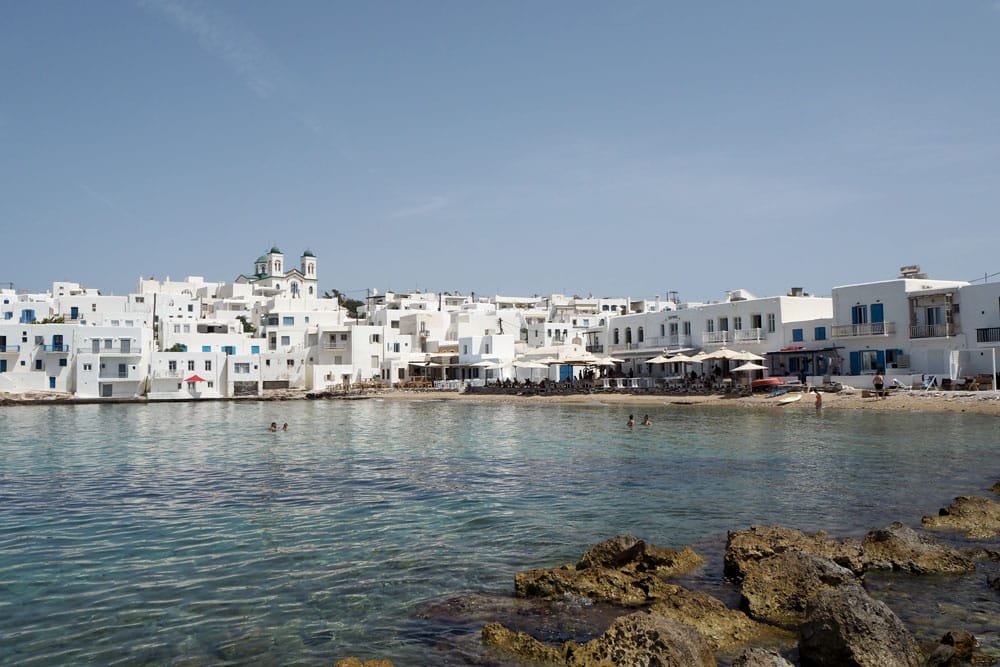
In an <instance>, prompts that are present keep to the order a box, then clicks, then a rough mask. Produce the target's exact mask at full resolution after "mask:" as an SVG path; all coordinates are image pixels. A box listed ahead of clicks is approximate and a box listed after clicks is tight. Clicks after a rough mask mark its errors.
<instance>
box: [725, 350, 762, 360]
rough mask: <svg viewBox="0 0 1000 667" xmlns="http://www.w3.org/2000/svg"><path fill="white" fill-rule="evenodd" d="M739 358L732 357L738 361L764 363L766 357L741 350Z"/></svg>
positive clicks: (738, 353)
mask: <svg viewBox="0 0 1000 667" xmlns="http://www.w3.org/2000/svg"><path fill="white" fill-rule="evenodd" d="M736 354H737V355H739V356H735V357H732V358H733V359H735V360H737V361H764V357H762V356H760V355H759V354H754V353H753V352H750V351H748V350H740V351H739V352H737V353H736Z"/></svg>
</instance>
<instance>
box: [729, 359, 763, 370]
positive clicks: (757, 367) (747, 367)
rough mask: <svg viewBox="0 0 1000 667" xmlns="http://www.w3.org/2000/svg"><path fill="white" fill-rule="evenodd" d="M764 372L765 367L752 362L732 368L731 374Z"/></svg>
mask: <svg viewBox="0 0 1000 667" xmlns="http://www.w3.org/2000/svg"><path fill="white" fill-rule="evenodd" d="M766 370H767V366H763V365H761V364H758V363H755V362H753V361H748V362H746V363H745V364H740V365H739V366H737V367H736V368H734V369H733V372H734V373H736V372H738V371H766Z"/></svg>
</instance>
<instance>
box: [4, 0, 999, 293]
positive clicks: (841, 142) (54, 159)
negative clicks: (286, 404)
mask: <svg viewBox="0 0 1000 667" xmlns="http://www.w3.org/2000/svg"><path fill="white" fill-rule="evenodd" d="M998 204H1000V3H998V2H996V1H993V0H964V1H949V2H942V1H938V0H934V1H929V0H926V1H924V0H899V1H890V0H886V1H878V2H871V1H870V0H864V1H852V0H846V1H837V2H823V3H820V2H800V1H798V0H794V1H792V0H789V1H777V0H775V1H767V0H764V1H761V2H747V1H738V2H737V1H734V2H724V1H722V2H694V1H691V2H683V3H682V2H669V1H667V0H649V1H636V2H629V1H627V0H622V1H614V2H608V1H605V2H585V1H582V0H572V1H560V0H545V1H543V2H538V1H536V0H498V1H495V2H478V1H471V2H470V1H468V0H454V1H450V2H446V1H438V0H427V1H421V2H414V1H411V0H401V1H399V2H383V1H380V0H364V1H361V0H358V1H354V2H351V1H347V0H343V1H335V2H332V1H330V0H316V1H311V0H294V1H292V2H273V1H266V2H264V1H253V0H239V1H235V0H212V1H208V0H206V1H199V0H139V1H133V2H128V1H115V0H103V1H95V2H79V1H77V0H68V1H65V2H56V1H51V0H37V1H28V0H0V233H2V236H0V243H2V244H3V248H4V252H3V258H2V260H0V282H7V281H11V282H13V283H14V284H15V287H16V288H18V289H25V290H32V291H42V290H45V289H48V288H49V287H50V285H51V282H52V281H53V280H70V281H75V282H80V283H83V284H84V285H86V286H88V287H96V288H99V289H101V290H102V292H103V293H106V294H107V293H116V294H124V293H127V292H129V291H132V290H134V289H135V286H136V284H137V280H138V278H139V276H150V275H153V276H156V277H157V278H165V277H166V276H168V275H169V276H170V277H172V278H174V279H180V278H183V277H185V276H187V275H200V276H204V277H205V278H206V279H208V280H216V281H221V280H232V279H234V278H235V277H236V276H237V275H239V274H240V273H249V272H250V271H251V270H252V269H253V260H254V259H256V257H257V256H258V255H260V254H262V253H263V252H265V251H266V250H267V249H268V248H270V247H271V246H272V245H277V246H279V247H280V248H281V249H282V250H283V251H284V252H285V254H286V263H287V264H293V263H297V259H298V256H299V254H300V253H301V252H302V251H303V250H305V249H307V248H308V249H311V250H312V251H313V253H315V254H316V256H317V257H318V259H319V277H320V287H321V289H331V288H337V289H340V290H342V291H346V292H348V293H351V292H363V290H364V289H365V288H370V287H373V288H378V289H381V290H386V289H391V290H397V291H406V290H414V289H421V290H442V291H444V290H448V291H456V290H457V291H461V292H463V293H468V292H476V293H477V294H484V295H486V294H495V293H500V294H522V295H524V294H527V295H530V294H545V293H550V292H560V293H566V294H579V295H581V296H582V295H586V294H593V295H595V296H631V297H633V298H635V297H647V298H652V297H654V296H655V295H657V294H659V295H664V294H666V292H667V291H668V290H676V291H678V292H679V293H680V296H681V298H682V299H684V300H692V301H695V300H710V299H718V298H721V297H722V296H723V294H724V291H725V290H730V289H737V288H744V289H747V290H749V291H751V292H752V293H754V294H756V295H758V296H770V295H774V294H783V293H785V292H786V291H787V290H788V288H789V287H791V286H802V287H804V288H805V289H806V291H808V292H810V293H814V294H829V293H830V288H831V287H833V286H835V285H840V284H849V283H855V282H863V281H869V280H882V279H889V278H893V277H896V276H897V275H898V269H899V267H900V266H902V265H904V264H913V263H915V264H920V265H921V266H922V267H923V269H924V271H925V272H927V273H929V274H930V275H931V277H934V278H942V279H957V280H969V279H974V278H977V277H980V278H981V277H982V276H983V275H984V274H992V273H995V272H998V271H1000V252H998V251H1000V205H998Z"/></svg>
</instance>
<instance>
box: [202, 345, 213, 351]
mask: <svg viewBox="0 0 1000 667" xmlns="http://www.w3.org/2000/svg"><path fill="white" fill-rule="evenodd" d="M201 351H202V352H211V351H212V346H211V345H202V346H201Z"/></svg>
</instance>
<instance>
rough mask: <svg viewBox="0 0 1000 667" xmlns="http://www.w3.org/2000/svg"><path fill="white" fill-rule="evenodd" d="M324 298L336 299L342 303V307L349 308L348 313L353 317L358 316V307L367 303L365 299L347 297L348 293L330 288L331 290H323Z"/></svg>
mask: <svg viewBox="0 0 1000 667" xmlns="http://www.w3.org/2000/svg"><path fill="white" fill-rule="evenodd" d="M323 298H324V299H336V300H337V303H339V304H340V307H341V308H344V309H345V310H347V314H348V315H350V316H351V317H353V318H357V317H358V308H360V307H361V306H363V305H365V302H364V301H359V300H357V299H349V298H347V295H346V294H344V293H343V292H341V291H340V290H338V289H335V290H330V291H329V292H323Z"/></svg>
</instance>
